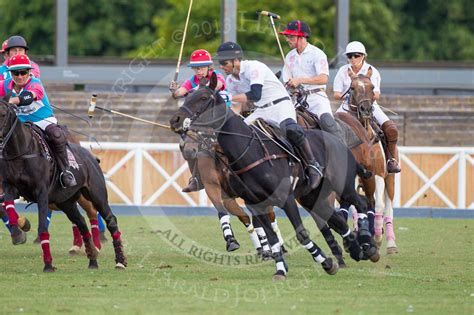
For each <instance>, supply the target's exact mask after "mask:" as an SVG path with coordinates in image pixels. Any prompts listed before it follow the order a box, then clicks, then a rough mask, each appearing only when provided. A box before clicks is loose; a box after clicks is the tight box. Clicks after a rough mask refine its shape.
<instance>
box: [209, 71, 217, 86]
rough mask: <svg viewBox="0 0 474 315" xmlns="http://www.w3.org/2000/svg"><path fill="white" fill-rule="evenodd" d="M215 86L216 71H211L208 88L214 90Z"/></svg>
mask: <svg viewBox="0 0 474 315" xmlns="http://www.w3.org/2000/svg"><path fill="white" fill-rule="evenodd" d="M216 86H217V75H216V73H215V72H214V71H213V72H212V74H211V79H210V81H209V88H210V89H211V90H215V89H216Z"/></svg>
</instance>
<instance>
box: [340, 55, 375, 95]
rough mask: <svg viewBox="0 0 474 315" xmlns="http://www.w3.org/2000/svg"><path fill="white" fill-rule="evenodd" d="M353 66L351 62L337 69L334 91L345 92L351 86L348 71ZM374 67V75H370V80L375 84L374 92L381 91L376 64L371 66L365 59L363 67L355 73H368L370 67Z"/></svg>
mask: <svg viewBox="0 0 474 315" xmlns="http://www.w3.org/2000/svg"><path fill="white" fill-rule="evenodd" d="M350 67H351V65H350V64H347V65H344V66H342V67H340V68H339V70H338V71H337V74H336V77H335V78H334V85H333V90H334V92H340V93H345V92H346V91H347V90H348V89H349V87H350V86H351V82H352V80H351V78H350V77H349V73H348V72H347V71H348V69H349V68H350ZM370 67H372V76H371V77H370V81H371V82H372V84H373V85H374V92H376V93H380V81H381V77H380V73H379V71H378V70H377V69H375V67H374V66H371V65H370V64H368V63H367V62H365V61H364V64H363V65H362V68H361V69H360V70H359V72H357V73H355V74H356V75H359V74H362V75H367V72H368V71H369V68H370Z"/></svg>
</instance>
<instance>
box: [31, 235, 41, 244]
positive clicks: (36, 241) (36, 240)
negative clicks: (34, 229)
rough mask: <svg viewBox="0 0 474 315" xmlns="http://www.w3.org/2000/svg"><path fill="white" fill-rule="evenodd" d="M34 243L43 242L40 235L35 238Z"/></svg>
mask: <svg viewBox="0 0 474 315" xmlns="http://www.w3.org/2000/svg"><path fill="white" fill-rule="evenodd" d="M33 244H41V240H40V238H39V236H36V238H35V239H34V240H33Z"/></svg>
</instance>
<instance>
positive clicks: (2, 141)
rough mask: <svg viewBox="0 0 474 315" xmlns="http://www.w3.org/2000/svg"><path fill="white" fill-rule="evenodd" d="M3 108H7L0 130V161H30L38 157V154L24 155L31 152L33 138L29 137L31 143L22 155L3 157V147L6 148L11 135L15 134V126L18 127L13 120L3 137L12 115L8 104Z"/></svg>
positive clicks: (16, 122) (16, 120) (16, 119)
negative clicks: (19, 159) (20, 159)
mask: <svg viewBox="0 0 474 315" xmlns="http://www.w3.org/2000/svg"><path fill="white" fill-rule="evenodd" d="M3 105H4V106H6V108H7V116H6V117H5V119H4V122H3V125H2V127H1V128H0V133H1V134H0V160H5V161H11V160H15V159H18V158H22V159H30V158H33V157H36V156H39V154H38V153H31V154H26V153H27V152H29V151H31V150H30V149H31V146H32V144H33V137H31V141H30V143H29V144H28V146H27V148H26V149H25V151H24V152H23V153H19V154H17V155H15V156H8V157H7V156H5V155H4V154H5V147H6V146H7V144H8V141H9V140H10V139H11V137H12V135H13V133H14V132H15V129H16V126H17V125H18V118H16V117H15V118H14V120H13V123H12V125H11V127H10V129H9V130H8V132H7V134H6V135H5V136H4V135H3V134H4V129H5V127H7V123H8V122H9V121H10V120H11V115H12V113H13V109H11V107H10V106H9V105H8V104H3Z"/></svg>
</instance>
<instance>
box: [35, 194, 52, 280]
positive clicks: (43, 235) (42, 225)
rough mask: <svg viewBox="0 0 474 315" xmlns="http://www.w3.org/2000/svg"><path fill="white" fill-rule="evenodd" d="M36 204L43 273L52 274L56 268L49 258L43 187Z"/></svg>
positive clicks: (50, 257) (45, 203)
mask: <svg viewBox="0 0 474 315" xmlns="http://www.w3.org/2000/svg"><path fill="white" fill-rule="evenodd" d="M37 196H38V198H37V204H38V235H39V239H40V244H41V249H42V250H43V262H44V268H43V272H54V271H56V267H54V266H53V257H52V256H51V249H50V245H49V232H48V220H47V217H48V212H49V208H48V191H47V188H46V187H43V189H41V190H40V191H39V192H38V194H37Z"/></svg>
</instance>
